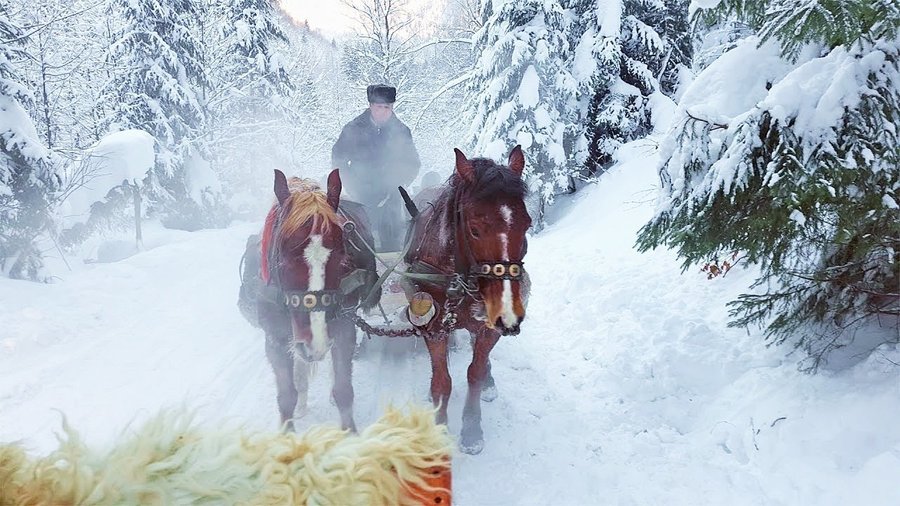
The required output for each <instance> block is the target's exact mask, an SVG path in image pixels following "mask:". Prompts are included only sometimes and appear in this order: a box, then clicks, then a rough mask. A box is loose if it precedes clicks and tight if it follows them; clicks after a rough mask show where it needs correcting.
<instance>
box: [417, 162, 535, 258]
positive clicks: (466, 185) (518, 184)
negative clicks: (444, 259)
mask: <svg viewBox="0 0 900 506" xmlns="http://www.w3.org/2000/svg"><path fill="white" fill-rule="evenodd" d="M469 163H471V164H472V168H473V174H474V177H473V178H472V180H471V181H469V180H467V179H465V178H463V177H462V176H460V175H459V174H458V173H457V172H454V173H453V175H451V176H450V178H449V179H448V180H447V183H446V184H444V185H443V186H441V187H440V189H439V190H438V192H439V193H438V194H437V195H436V196H435V197H434V200H433V201H431V202H425V200H419V199H417V200H418V201H419V203H420V204H426V203H427V204H429V207H430V208H431V209H430V211H429V212H430V213H433V214H431V216H436V218H437V223H436V224H435V226H437V227H438V229H437V231H435V230H434V229H431V228H430V225H428V223H430V222H431V220H425V223H426V224H425V225H424V228H422V229H420V231H419V232H418V233H419V234H429V235H430V234H434V237H436V238H438V240H436V241H430V240H426V241H424V244H423V246H422V247H421V249H420V250H419V249H413V250H411V251H410V252H409V253H408V254H407V256H406V259H407V261H408V262H411V261H413V260H415V259H417V258H421V257H424V256H430V255H431V256H436V255H440V253H439V251H441V250H442V249H443V248H446V247H447V245H448V242H447V241H448V238H449V237H450V235H451V234H452V233H453V230H452V226H451V224H452V223H453V220H454V218H453V214H454V213H455V212H456V206H457V205H459V204H460V203H461V204H462V205H465V202H471V201H478V200H488V199H494V198H501V197H506V198H514V199H524V198H525V196H526V195H527V193H528V187H527V185H526V184H525V181H524V180H523V179H522V178H521V177H520V176H519V175H518V174H516V173H515V172H513V171H512V170H510V169H509V168H508V167H505V166H503V165H498V164H497V163H496V162H494V161H493V160H490V159H488V158H472V159H470V160H469ZM423 197H424V196H423ZM426 229H428V230H426ZM414 240H418V239H414Z"/></svg>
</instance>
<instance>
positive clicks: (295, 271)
mask: <svg viewBox="0 0 900 506" xmlns="http://www.w3.org/2000/svg"><path fill="white" fill-rule="evenodd" d="M340 194H341V178H340V175H339V174H338V171H337V169H335V170H333V171H332V172H331V174H329V176H328V189H327V193H324V192H322V191H321V190H320V189H319V187H318V185H317V184H315V183H314V182H312V181H310V180H303V179H299V178H291V181H290V182H288V180H287V179H286V178H285V176H284V173H282V172H281V171H279V170H276V171H275V195H276V197H277V198H278V211H277V213H278V214H277V218H276V225H275V226H274V229H273V237H272V248H273V250H272V256H271V258H272V260H273V262H274V265H272V267H271V272H272V275H273V277H274V278H275V279H276V281H277V283H278V284H279V286H280V288H281V290H282V291H283V293H284V300H283V301H282V302H283V303H284V304H285V305H286V306H287V309H288V311H289V312H290V320H291V329H292V331H293V336H294V349H295V351H296V352H297V353H299V354H300V356H301V357H302V358H304V359H306V360H321V359H322V358H323V357H324V356H325V354H326V352H327V351H328V350H329V349H330V348H331V345H332V342H333V339H332V338H331V337H330V333H329V328H330V327H331V324H332V321H333V320H334V319H335V317H336V316H337V315H338V313H339V311H340V309H341V296H340V292H339V288H340V282H341V278H342V277H343V275H344V274H345V273H346V272H345V264H344V257H345V253H344V239H343V231H342V229H341V225H340V222H339V219H338V216H337V213H336V211H337V208H338V203H339V201H340Z"/></svg>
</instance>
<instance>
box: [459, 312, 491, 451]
mask: <svg viewBox="0 0 900 506" xmlns="http://www.w3.org/2000/svg"><path fill="white" fill-rule="evenodd" d="M499 340H500V333H499V332H497V331H496V330H492V329H488V328H483V329H480V330H479V331H478V332H477V334H475V344H474V345H473V346H472V363H471V364H469V372H468V379H469V391H468V393H467V395H466V405H465V407H464V408H463V426H462V433H461V434H460V442H459V447H460V449H461V450H462V451H463V452H465V453H469V454H476V453H481V450H482V448H484V433H483V432H482V430H481V391H482V388H483V387H484V383H485V379H486V378H487V377H488V370H489V368H490V366H489V364H490V362H489V357H490V354H491V350H492V349H493V348H494V345H496V344H497V341H499Z"/></svg>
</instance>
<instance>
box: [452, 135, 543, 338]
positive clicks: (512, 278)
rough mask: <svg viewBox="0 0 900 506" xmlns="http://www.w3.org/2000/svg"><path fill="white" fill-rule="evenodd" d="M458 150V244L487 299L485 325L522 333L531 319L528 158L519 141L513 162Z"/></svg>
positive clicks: (511, 157)
mask: <svg viewBox="0 0 900 506" xmlns="http://www.w3.org/2000/svg"><path fill="white" fill-rule="evenodd" d="M455 152H456V173H455V175H454V177H453V178H451V184H452V185H453V186H455V187H456V204H455V211H454V212H455V213H456V216H457V217H456V222H457V226H456V243H457V244H458V245H461V248H462V249H463V250H468V252H466V251H462V252H460V253H458V254H461V255H463V257H464V258H467V261H468V264H469V266H468V268H469V272H470V274H471V275H472V276H475V277H476V278H477V279H478V280H479V283H478V286H479V292H480V294H481V296H482V298H483V299H484V306H485V307H484V308H485V317H486V320H485V324H486V325H487V326H488V327H490V328H497V329H498V330H500V331H501V332H503V334H504V335H509V334H517V333H518V332H519V324H520V323H521V322H522V320H523V319H524V318H525V300H526V299H527V297H528V281H527V277H526V274H525V270H524V269H523V268H522V259H523V258H524V256H525V251H526V249H527V244H526V241H525V232H526V231H527V230H528V228H529V227H530V226H531V217H530V216H529V215H528V211H527V210H526V208H525V201H524V199H525V193H526V186H525V182H524V181H523V180H522V169H523V168H524V166H525V157H524V155H523V154H522V148H521V147H520V146H516V147H515V148H513V150H512V152H510V154H509V162H508V163H509V165H508V166H506V167H505V166H502V165H498V164H496V163H494V162H493V161H492V160H488V159H485V158H475V159H472V160H469V159H467V158H466V155H464V154H463V153H462V152H461V151H460V150H458V149H457V150H455Z"/></svg>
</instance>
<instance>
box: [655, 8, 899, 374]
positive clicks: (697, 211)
mask: <svg viewBox="0 0 900 506" xmlns="http://www.w3.org/2000/svg"><path fill="white" fill-rule="evenodd" d="M705 16H708V18H707V19H714V20H716V21H721V20H722V19H723V18H724V19H737V20H739V21H742V22H744V23H747V24H748V25H749V26H750V27H752V28H753V29H754V30H755V31H756V33H757V36H754V37H751V38H748V39H746V40H744V41H742V42H741V43H739V44H738V45H737V47H735V48H734V49H732V50H731V51H729V52H727V53H725V54H724V55H723V56H721V57H720V58H719V59H718V60H716V61H715V62H713V63H712V64H711V65H710V66H709V67H707V68H706V69H705V70H704V71H703V72H702V73H701V74H700V75H699V76H697V78H696V80H695V81H694V82H693V83H692V85H691V86H690V88H689V89H687V90H686V91H685V93H684V95H683V96H682V100H681V103H680V105H679V109H678V111H677V113H676V123H675V127H676V128H675V130H674V131H673V132H672V133H671V134H670V135H669V137H668V138H667V139H666V140H665V141H664V143H663V145H662V149H661V150H662V159H663V161H664V162H663V165H662V167H661V170H660V176H661V180H662V195H661V200H660V207H659V209H658V211H657V213H656V216H655V217H654V218H653V220H652V221H651V222H650V223H648V224H647V225H645V227H644V228H643V229H642V230H641V233H640V238H639V245H640V248H641V249H642V250H646V249H649V248H652V247H657V246H660V245H667V246H671V247H673V248H675V249H676V250H677V251H678V254H679V256H680V257H681V258H682V259H683V260H684V266H685V268H687V267H689V266H691V265H696V264H706V266H707V269H708V270H710V272H711V273H712V274H717V273H721V272H722V271H723V270H727V269H728V268H729V267H730V266H732V265H735V264H741V265H743V264H757V265H758V266H759V268H760V277H759V279H758V280H757V283H756V287H757V288H758V291H757V292H756V293H754V294H747V295H742V296H741V297H739V299H738V300H737V301H734V302H732V303H731V305H732V315H733V316H735V317H736V319H735V320H734V322H733V323H734V324H735V325H741V326H743V325H748V324H751V323H760V324H764V325H767V335H768V336H769V338H770V339H772V340H773V341H774V342H779V343H780V342H784V341H790V342H791V343H792V344H794V345H795V346H798V347H800V348H802V349H804V350H805V351H806V352H808V353H809V356H810V358H811V361H810V362H809V364H808V366H809V367H810V368H811V369H815V368H816V367H818V366H819V365H821V363H822V361H823V360H825V359H827V357H828V353H829V352H830V351H832V350H833V349H835V348H837V347H840V346H843V345H846V344H848V343H850V342H852V341H853V339H854V335H855V333H856V331H857V330H858V329H859V328H861V325H863V324H868V323H872V322H879V323H881V324H882V325H889V326H892V327H893V336H894V338H896V335H897V333H896V332H897V325H898V324H897V321H898V316H900V294H898V286H900V272H898V267H900V206H898V203H900V194H898V192H900V142H898V138H897V131H898V128H900V124H898V122H900V38H898V36H900V4H898V3H897V2H896V1H895V0H875V1H872V0H852V1H848V2H808V1H798V0H777V1H774V2H765V1H762V0H756V1H745V0H741V1H737V0H735V1H731V0H725V1H723V2H722V3H721V5H719V6H718V7H717V8H716V9H715V10H712V11H710V12H708V13H706V14H705ZM726 262H727V264H726ZM872 344H873V345H874V344H875V343H872Z"/></svg>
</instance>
